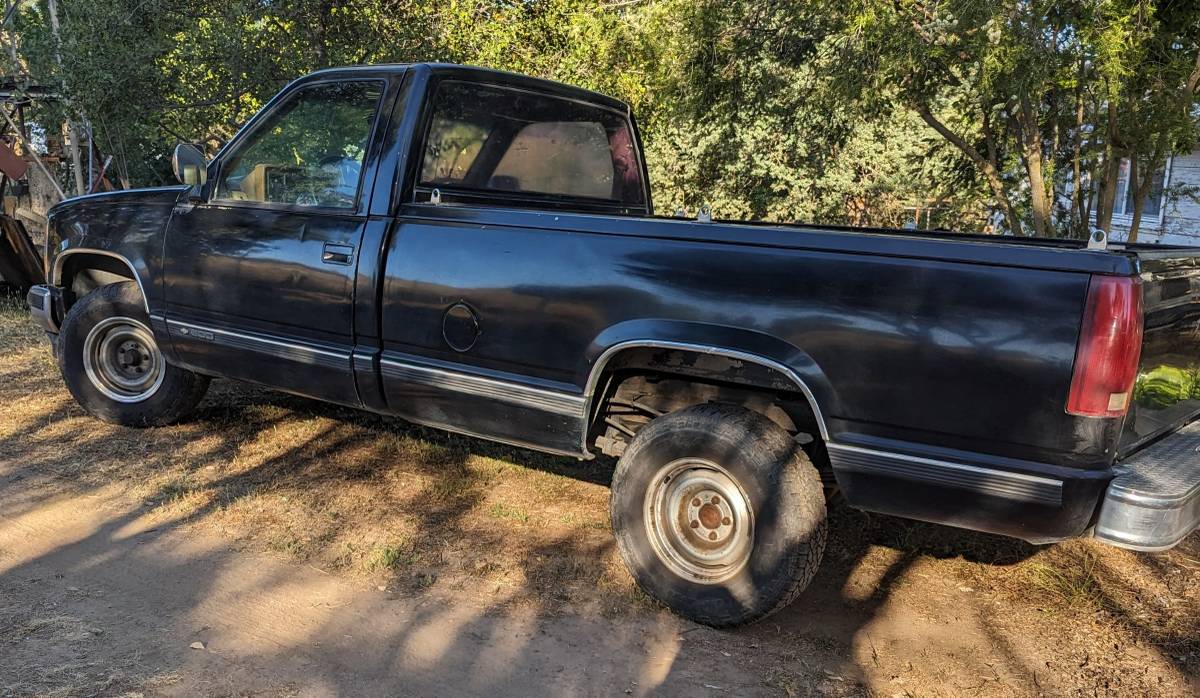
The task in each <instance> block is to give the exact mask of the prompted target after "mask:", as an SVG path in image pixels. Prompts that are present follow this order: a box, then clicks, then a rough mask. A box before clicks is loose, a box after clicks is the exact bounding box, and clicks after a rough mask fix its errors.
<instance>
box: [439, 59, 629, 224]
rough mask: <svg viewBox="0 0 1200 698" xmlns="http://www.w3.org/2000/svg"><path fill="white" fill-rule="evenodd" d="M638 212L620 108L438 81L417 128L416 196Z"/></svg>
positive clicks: (625, 123) (625, 125)
mask: <svg viewBox="0 0 1200 698" xmlns="http://www.w3.org/2000/svg"><path fill="white" fill-rule="evenodd" d="M434 189H437V190H438V191H439V192H440V194H441V195H442V198H443V200H447V201H461V202H484V201H492V202H497V201H499V202H503V203H505V204H510V205H529V206H537V205H547V204H549V205H551V206H554V207H556V208H580V209H582V210H605V211H613V212H629V213H644V212H645V210H646V195H645V187H644V182H643V180H642V168H641V163H640V160H639V158H638V153H637V147H636V142H635V139H634V135H633V127H632V124H631V123H630V121H629V118H628V116H627V115H625V114H622V113H620V112H618V111H616V110H612V109H608V108H605V107H601V106H597V105H592V104H587V103H584V102H579V101H575V100H572V99H568V98H564V97H557V96H552V95H547V94H543V93H539V92H532V91H528V90H524V89H518V88H510V87H504V86H498V85H484V84H479V83H472V82H464V81H458V80H444V81H442V82H441V83H440V84H439V85H438V88H437V91H436V93H435V94H434V97H433V103H432V113H431V115H430V117H429V121H428V126H427V129H426V135H425V142H424V147H423V152H422V159H421V168H420V176H419V178H418V184H417V196H418V200H422V198H424V199H425V200H427V197H428V194H429V193H430V192H432V191H433V190H434Z"/></svg>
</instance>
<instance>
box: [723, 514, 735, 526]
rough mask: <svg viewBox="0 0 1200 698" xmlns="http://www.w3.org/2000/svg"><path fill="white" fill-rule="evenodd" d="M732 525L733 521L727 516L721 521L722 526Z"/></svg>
mask: <svg viewBox="0 0 1200 698" xmlns="http://www.w3.org/2000/svg"><path fill="white" fill-rule="evenodd" d="M731 523H733V519H730V518H729V517H728V516H726V517H725V518H723V519H721V525H722V526H728V525H729V524H731Z"/></svg>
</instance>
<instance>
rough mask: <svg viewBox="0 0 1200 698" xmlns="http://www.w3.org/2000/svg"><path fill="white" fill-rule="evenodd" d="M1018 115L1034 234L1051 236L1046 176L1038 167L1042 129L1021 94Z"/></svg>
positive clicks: (1027, 100)
mask: <svg viewBox="0 0 1200 698" xmlns="http://www.w3.org/2000/svg"><path fill="white" fill-rule="evenodd" d="M1020 114H1021V116H1020V118H1019V119H1018V120H1017V126H1018V128H1019V130H1020V133H1021V159H1022V160H1024V161H1025V173H1026V175H1027V176H1028V178H1029V199H1030V204H1031V206H1032V208H1033V230H1034V234H1035V235H1037V236H1038V237H1053V233H1054V230H1053V223H1052V222H1051V220H1050V197H1049V196H1048V195H1047V193H1046V177H1045V174H1044V172H1043V168H1042V129H1041V128H1040V127H1039V126H1038V121H1037V114H1036V113H1035V112H1034V110H1033V108H1032V107H1031V105H1030V104H1029V98H1028V96H1025V95H1022V97H1021V111H1020Z"/></svg>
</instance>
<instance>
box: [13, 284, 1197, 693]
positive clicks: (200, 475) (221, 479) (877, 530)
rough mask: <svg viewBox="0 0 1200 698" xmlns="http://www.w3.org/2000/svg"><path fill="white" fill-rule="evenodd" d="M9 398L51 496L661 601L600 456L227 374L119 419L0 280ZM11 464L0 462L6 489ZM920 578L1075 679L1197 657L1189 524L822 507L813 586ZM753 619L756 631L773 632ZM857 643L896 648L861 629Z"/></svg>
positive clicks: (319, 550) (329, 560)
mask: <svg viewBox="0 0 1200 698" xmlns="http://www.w3.org/2000/svg"><path fill="white" fill-rule="evenodd" d="M0 405H2V406H3V409H2V410H0V464H2V463H17V464H20V471H21V472H20V477H21V482H22V486H23V487H26V488H34V489H40V490H42V491H44V492H45V495H46V496H47V497H50V496H54V495H55V493H62V492H86V491H89V490H90V489H93V488H96V487H99V486H102V485H109V484H112V483H118V484H120V485H122V486H123V487H124V488H125V489H126V490H127V491H128V492H129V493H130V494H131V495H132V496H133V497H135V498H137V499H138V500H140V501H141V502H142V503H143V507H144V509H145V510H146V512H147V513H148V514H149V515H151V516H156V517H161V518H162V519H163V520H167V519H171V520H177V519H181V518H182V519H184V520H186V521H188V522H190V525H193V526H198V527H204V528H205V529H207V530H209V531H213V532H217V533H219V534H220V535H221V536H223V537H224V538H225V539H227V540H229V541H231V542H232V543H233V544H234V545H236V546H240V547H242V548H246V549H252V550H259V551H269V552H270V553H272V554H275V555H279V556H282V557H286V558H289V559H293V560H297V561H303V562H305V563H307V564H310V565H313V566H315V567H318V568H320V569H322V570H325V571H329V572H333V573H337V574H342V575H349V576H356V577H362V578H364V579H368V580H371V583H373V584H379V585H381V586H382V585H387V586H388V587H390V588H398V587H399V588H404V589H407V590H409V591H411V592H412V593H422V590H424V589H427V588H430V587H437V588H445V589H449V590H454V589H458V588H460V585H462V584H464V583H471V584H474V585H475V586H482V587H484V588H495V589H504V590H505V591H506V593H505V595H504V596H505V598H506V599H509V600H507V601H505V603H515V604H520V603H536V604H538V605H539V607H540V608H542V609H547V610H549V611H550V612H553V611H554V609H556V608H559V607H561V606H563V605H565V604H570V605H571V606H572V607H576V608H578V607H584V606H586V607H591V608H595V609H598V610H600V611H602V612H604V613H605V614H607V615H617V614H620V613H626V612H629V609H630V608H631V607H632V608H634V609H645V608H650V607H652V606H653V604H652V603H650V602H649V601H648V600H647V599H646V598H645V597H644V596H643V595H642V594H641V593H640V592H639V591H638V590H637V589H636V587H635V585H634V584H633V582H632V580H631V579H630V578H629V575H628V574H627V573H626V572H625V570H624V569H623V567H622V566H621V565H620V563H619V559H618V556H617V554H616V551H615V547H614V545H613V542H612V538H611V532H610V531H609V530H608V529H609V524H608V516H607V504H608V490H607V481H608V477H609V474H610V472H611V471H610V468H611V464H610V463H608V462H605V461H603V460H598V461H593V462H576V461H574V460H570V459H562V458H555V457H550V456H543V455H538V454H534V453H531V452H528V451H521V450H518V449H513V448H509V447H505V446H498V445H494V444H490V443H486V442H482V441H478V440H473V439H466V438H462V437H458V436H453V435H449V434H445V433H442V432H437V431H433V430H428V429H424V428H420V427H415V426H411V425H407V424H404V423H401V422H399V421H396V420H389V419H382V418H379V417H376V416H372V415H369V414H365V413H361V412H357V411H353V410H349V409H344V408H339V407H331V406H326V405H321V404H318V403H315V402H312V401H308V400H304V399H300V398H294V397H289V396H285V395H281V394H278V393H272V392H269V391H266V390H261V389H258V388H254V387H250V386H243V385H235V384H231V383H228V382H222V381H218V382H215V383H214V385H213V389H212V391H211V393H210V396H209V398H208V399H207V400H206V401H205V402H204V404H203V405H202V407H201V410H200V413H199V414H198V415H197V416H196V418H195V419H193V420H191V421H189V422H187V423H185V424H181V425H177V426H173V427H169V428H162V429H153V430H134V429H125V428H120V427H114V426H111V425H107V424H103V423H100V422H98V421H96V420H94V419H91V418H89V417H88V416H87V415H85V414H84V413H83V412H82V411H81V410H80V408H79V407H78V406H76V404H75V403H74V402H73V401H72V400H71V399H70V396H69V395H68V394H67V393H66V391H65V389H64V388H63V386H62V383H61V379H60V378H59V376H58V371H57V367H56V365H55V363H54V361H53V360H52V359H51V357H50V353H49V351H48V348H47V347H46V345H45V343H44V341H43V338H42V336H41V335H40V333H39V332H38V331H37V330H36V328H34V327H33V326H32V325H31V324H30V322H29V321H28V320H27V317H26V312H25V310H24V309H23V308H22V307H21V305H20V304H19V303H18V302H17V301H16V300H13V299H11V298H3V297H0ZM4 476H5V472H4V469H3V468H0V488H3V487H4V486H5V485H4ZM0 554H2V551H0ZM929 580H939V581H946V580H948V581H949V585H950V588H951V591H952V593H955V594H962V595H967V596H971V597H972V598H983V600H984V603H983V605H987V607H988V608H993V607H994V608H996V609H997V611H996V615H995V617H994V618H988V619H987V622H986V627H988V628H989V630H988V632H989V633H994V637H992V638H990V639H989V640H988V642H990V643H992V644H993V645H994V647H995V652H996V653H997V656H1000V655H1013V657H1016V658H1017V659H1019V660H1021V661H1019V662H1018V661H1016V660H1013V661H1014V663H1017V664H1022V663H1023V664H1026V665H1029V666H1035V668H1036V667H1041V664H1043V663H1044V665H1045V666H1044V667H1043V668H1041V669H1038V670H1040V671H1043V672H1044V671H1052V672H1059V673H1060V674H1062V673H1064V672H1066V673H1067V674H1070V672H1074V673H1076V674H1079V675H1081V676H1083V675H1084V673H1083V672H1084V670H1082V669H1080V668H1079V666H1074V665H1072V664H1071V663H1072V662H1075V664H1079V661H1083V662H1085V663H1087V662H1089V661H1090V662H1091V663H1090V664H1089V665H1088V666H1089V667H1095V666H1097V664H1103V662H1097V661H1096V660H1095V659H1089V658H1093V657H1096V656H1098V654H1103V653H1107V654H1105V655H1104V656H1107V657H1109V659H1107V660H1105V661H1107V662H1108V664H1107V665H1106V666H1107V668H1105V669H1104V670H1103V671H1104V672H1107V673H1099V674H1096V675H1095V676H1092V675H1091V674H1087V675H1086V676H1087V681H1088V682H1090V683H1081V684H1080V685H1082V686H1085V687H1088V686H1090V687H1093V688H1094V687H1095V686H1103V685H1108V684H1107V683H1105V682H1111V681H1112V680H1114V679H1113V677H1114V676H1118V675H1119V674H1120V673H1121V672H1123V671H1126V669H1124V668H1123V666H1124V665H1122V664H1121V662H1122V661H1124V660H1123V659H1121V657H1123V656H1124V654H1123V653H1124V649H1123V648H1125V647H1128V646H1131V645H1139V646H1147V647H1150V648H1153V650H1154V651H1155V652H1158V653H1159V654H1160V655H1161V657H1162V658H1163V659H1162V661H1163V662H1165V664H1164V666H1173V667H1174V669H1172V670H1171V671H1179V672H1182V673H1183V674H1184V675H1191V676H1195V675H1196V674H1197V673H1200V583H1198V580H1200V536H1192V537H1191V538H1190V539H1189V540H1188V541H1186V542H1185V544H1184V545H1182V546H1180V547H1179V548H1177V549H1176V550H1174V551H1172V552H1170V553H1168V554H1165V555H1138V554H1134V553H1130V552H1128V551H1123V550H1118V549H1115V548H1110V547H1106V546H1102V545H1098V544H1095V543H1093V542H1089V541H1076V542H1071V543H1068V544H1063V545H1058V546H1052V547H1046V548H1035V547H1033V546H1028V545H1025V544H1023V543H1020V542H1016V541H1009V540H1001V539H996V538H992V537H987V536H977V535H974V534H967V533H962V532H958V531H952V530H950V529H944V528H939V527H936V526H929V525H925V524H916V523H911V522H903V521H898V520H895V519H889V518H887V517H878V516H869V515H866V514H861V513H858V512H853V511H849V510H846V509H844V508H841V509H835V511H834V536H833V538H832V540H831V543H830V548H829V552H828V555H827V560H826V563H825V569H824V571H823V572H822V574H821V577H820V578H819V579H818V585H825V586H831V587H833V588H834V593H835V594H837V596H838V598H837V603H840V604H844V605H845V608H846V609H848V612H849V611H853V612H856V613H857V612H862V610H863V609H873V610H872V612H875V613H883V610H882V609H884V608H885V607H886V604H887V603H894V602H897V600H902V601H905V602H910V603H911V605H914V606H916V607H918V608H920V607H928V608H929V609H930V611H929V612H930V613H931V614H933V613H936V612H938V609H941V608H943V607H946V606H950V607H953V604H955V603H958V601H956V599H954V598H950V599H947V598H943V597H939V596H936V595H934V594H932V592H930V591H928V588H929V584H930V582H929ZM955 588H957V589H958V591H954V589H955ZM509 592H511V593H509ZM801 603H804V600H803V599H802V601H801ZM989 604H990V605H989ZM51 621H53V622H59V621H58V620H54V619H51ZM31 622H33V621H31ZM48 622H49V621H48ZM62 622H66V621H65V620H63V621H62ZM30 627H31V628H32V629H31V630H25V631H24V632H36V631H37V629H36V627H32V626H30ZM757 632H758V633H759V635H755V634H753V633H751V635H750V637H752V638H758V637H763V636H764V635H762V633H765V632H767V631H765V630H759V631H757ZM790 642H792V643H793V645H792V646H794V643H795V642H812V641H811V640H807V639H804V638H800V639H799V640H797V639H795V638H793V640H791V641H790ZM1047 648H1051V649H1047ZM1051 650H1053V651H1051ZM789 651H791V650H789ZM839 651H840V650H839ZM781 652H782V650H781ZM1047 652H1050V653H1051V654H1046V656H1042V655H1043V654H1045V653H1047ZM880 655H882V658H881V656H880ZM1051 655H1053V656H1051ZM781 656H783V655H781ZM788 656H790V655H788ZM1031 657H1032V658H1031ZM1080 657H1082V658H1083V659H1082V660H1080V659H1079V658H1080ZM901 659H902V660H903V661H902V662H901V661H900V659H897V660H894V661H895V662H896V665H897V666H900V665H901V664H907V666H908V667H909V668H910V669H911V668H912V666H913V662H911V661H909V660H908V658H901ZM796 661H797V662H799V663H800V664H803V660H802V658H797V659H796ZM864 661H865V663H866V664H867V665H870V664H871V663H872V662H874V663H876V664H878V665H880V666H887V662H888V661H889V659H888V656H887V653H886V651H885V650H884V649H883V648H880V650H879V653H878V654H877V653H876V652H875V649H874V648H873V647H872V651H871V656H870V657H868V658H867V659H865V660H864ZM1130 661H1133V660H1130ZM1138 661H1143V663H1144V660H1138ZM788 666H793V668H794V666H795V665H787V666H785V665H780V667H779V669H778V670H776V671H774V672H773V673H771V675H770V676H769V677H766V678H765V679H764V680H767V681H768V683H769V684H770V685H771V686H774V687H777V688H778V689H779V690H781V691H782V692H784V693H786V694H794V693H796V692H802V693H808V692H810V691H811V690H812V688H811V686H810V681H811V676H808V678H804V677H802V676H801V674H798V673H796V672H795V671H793V668H788ZM930 671H934V669H930ZM938 671H944V672H945V671H950V669H948V668H945V667H943V668H942V669H940V670H938ZM1030 671H1031V676H1032V678H1028V680H1029V681H1031V682H1032V683H1031V684H1030V685H1034V684H1037V682H1038V673H1037V671H1035V670H1030ZM1088 671H1092V669H1091V668H1089V669H1088ZM1096 671H1100V670H1096ZM1164 671H1168V670H1167V669H1164ZM1070 675H1074V674H1070ZM797 677H800V678H797ZM1081 681H1082V679H1081ZM931 685H933V684H928V685H927V686H926V687H927V688H928V687H929V686H931ZM1114 685H1116V684H1114ZM1060 687H1061V684H1060ZM903 690H907V689H903ZM1081 690H1082V689H1081ZM896 691H897V692H902V691H901V689H896ZM1083 692H1087V691H1083ZM919 693H920V691H918V694H919Z"/></svg>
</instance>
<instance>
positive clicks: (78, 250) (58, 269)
mask: <svg viewBox="0 0 1200 698" xmlns="http://www.w3.org/2000/svg"><path fill="white" fill-rule="evenodd" d="M76 254H82V255H91V256H98V257H109V258H112V259H115V260H117V261H119V262H121V263H122V264H124V265H125V266H126V267H128V268H129V273H130V275H131V276H132V277H133V280H134V282H135V283H136V284H137V285H138V291H140V292H141V294H142V305H144V306H145V308H146V314H147V315H149V314H150V297H149V296H147V295H146V287H145V285H143V284H142V277H141V275H139V274H138V272H137V268H136V267H134V266H133V262H131V261H130V260H129V258H128V257H126V256H125V255H123V254H119V253H117V252H110V251H108V250H98V249H96V248H94V247H71V248H68V249H66V250H63V251H62V252H60V253H59V255H58V256H57V257H55V258H54V267H53V268H52V269H51V271H50V278H49V279H48V281H49V283H50V284H51V285H53V286H61V285H62V283H61V282H62V272H63V263H64V260H65V259H66V258H67V257H70V256H72V255H76Z"/></svg>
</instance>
